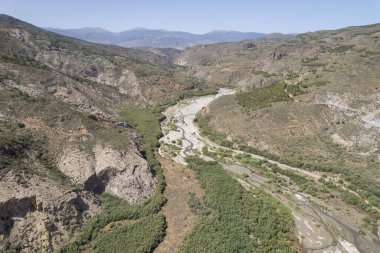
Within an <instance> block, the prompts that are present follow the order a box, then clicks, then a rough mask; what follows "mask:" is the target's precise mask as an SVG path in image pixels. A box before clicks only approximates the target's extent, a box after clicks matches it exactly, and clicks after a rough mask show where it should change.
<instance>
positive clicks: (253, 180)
mask: <svg viewBox="0 0 380 253" xmlns="http://www.w3.org/2000/svg"><path fill="white" fill-rule="evenodd" d="M233 93H234V91H232V90H227V89H221V90H220V92H219V94H218V95H215V96H205V97H200V98H197V99H192V100H189V101H187V102H182V103H179V104H177V105H175V106H173V107H170V108H168V109H167V110H166V116H167V119H166V120H165V121H164V122H163V124H162V128H163V132H164V134H165V136H164V137H163V138H162V139H161V143H162V147H161V148H160V154H161V156H164V157H166V158H168V159H173V160H174V162H175V163H173V162H168V161H165V162H164V167H165V168H166V173H165V175H167V176H166V180H167V184H168V189H167V195H168V196H167V198H168V204H167V206H166V207H164V213H165V215H166V217H167V220H168V227H169V229H168V235H167V238H166V239H165V240H164V242H163V243H162V244H161V245H160V246H159V247H158V249H157V252H163V251H160V250H161V248H165V249H169V248H170V247H174V248H178V245H179V244H180V241H181V240H183V239H182V238H183V236H184V234H185V233H186V232H187V231H189V230H190V229H189V228H188V227H185V226H182V225H177V227H176V228H175V229H174V228H173V227H172V228H170V227H171V225H170V223H172V222H173V223H176V224H178V222H176V221H174V220H175V219H178V218H179V219H181V218H180V217H176V216H178V215H179V214H175V213H176V212H179V213H181V212H184V213H188V207H186V203H184V202H186V201H184V199H187V198H186V194H188V191H189V188H187V187H186V186H187V185H189V186H190V185H193V186H191V188H192V187H194V186H195V188H193V189H192V191H196V192H197V191H198V192H200V191H199V186H198V185H197V184H196V183H195V182H193V183H191V179H190V182H189V181H187V180H186V182H184V184H183V185H177V186H174V187H175V188H177V189H172V188H173V186H172V185H171V184H178V178H180V175H181V173H182V174H183V171H182V172H180V171H178V168H177V169H174V168H175V167H179V166H180V167H182V168H183V165H182V164H186V162H185V157H187V156H188V155H199V156H200V157H201V158H203V159H205V160H214V159H215V157H214V158H212V156H213V154H216V153H217V152H225V153H229V154H232V155H229V156H228V158H227V159H222V160H221V161H220V162H221V163H222V164H223V167H224V168H225V169H226V170H227V171H229V172H230V173H231V175H232V176H233V177H235V178H236V179H237V180H238V182H239V183H240V184H241V185H242V186H243V187H244V188H246V189H247V190H248V189H251V188H259V189H261V190H264V191H265V192H267V193H268V194H270V195H271V196H273V197H274V198H276V199H277V200H279V201H280V202H281V203H282V204H283V205H285V206H287V207H288V208H289V210H291V212H292V215H293V218H294V221H295V226H296V228H295V233H296V234H295V236H296V237H297V239H298V241H299V242H300V243H301V244H302V248H304V249H305V250H306V251H307V252H347V253H356V252H379V251H380V244H379V242H378V241H377V239H376V238H375V239H374V238H371V237H370V236H363V235H360V234H359V232H358V230H359V228H358V227H357V226H355V224H353V223H352V222H351V221H350V219H351V217H347V216H346V213H345V212H344V211H342V212H339V211H338V212H337V211H336V209H334V207H331V208H330V207H329V206H328V204H326V203H325V202H324V201H323V200H321V199H319V198H317V197H312V196H310V195H308V194H306V193H301V192H298V191H296V190H295V189H294V188H292V187H288V188H287V187H282V188H281V189H275V187H274V185H273V184H271V182H270V180H269V179H268V178H266V177H265V176H263V175H262V173H260V171H257V170H256V169H255V168H254V166H247V165H243V164H241V162H240V161H239V160H237V159H234V156H236V155H248V154H246V153H244V152H242V151H238V150H234V149H229V148H225V147H221V146H219V145H217V144H215V143H213V142H211V141H210V140H208V139H207V138H205V137H203V136H201V135H200V133H199V131H198V128H197V127H196V126H195V124H194V119H195V115H196V114H197V113H198V112H199V111H201V110H202V109H203V108H204V107H205V106H207V105H208V104H209V103H210V102H212V101H213V100H215V99H216V98H217V97H219V96H222V95H226V94H233ZM205 149H206V150H210V151H208V152H207V153H206V152H204V151H205ZM205 153H206V154H205ZM210 154H211V155H210ZM249 155H250V156H251V157H252V159H256V160H265V161H267V162H268V163H269V164H275V165H277V166H278V167H279V168H281V169H284V170H290V171H292V172H294V173H296V174H299V175H302V176H303V177H307V178H309V179H310V180H317V179H319V178H320V176H321V174H319V173H318V172H315V173H314V172H305V171H303V170H302V169H299V168H294V167H290V166H288V165H285V164H281V163H278V162H275V161H271V160H268V159H266V158H265V157H261V156H257V155H251V154H249ZM176 163H177V164H176ZM170 168H173V169H174V170H173V171H170ZM174 175H175V176H174ZM183 175H184V174H183ZM173 176H174V177H173ZM192 180H193V179H192ZM180 182H182V180H181V181H180ZM183 187H185V188H186V190H185V193H180V195H179V196H178V197H176V196H175V195H172V193H173V192H177V191H181V188H183ZM172 201H179V202H178V203H173V202H172ZM330 204H331V203H330ZM173 205H175V206H176V207H177V211H175V210H174V209H172V208H171V207H172V206H173ZM180 206H182V207H181V208H178V207H180ZM182 208H183V209H182ZM344 208H345V209H346V211H347V209H348V207H346V206H345V207H344ZM169 209H170V214H169V213H168V212H169ZM347 212H349V213H350V215H352V216H355V215H356V212H357V211H356V210H353V209H352V210H349V211H347ZM181 215H185V214H181ZM189 215H190V213H189ZM172 216H173V217H172ZM189 217H190V219H195V218H196V217H194V215H192V216H191V215H190V216H189ZM179 224H181V222H179ZM188 224H193V222H192V221H190V222H188ZM181 226H182V227H181ZM176 229H178V231H176V232H174V231H175V230H176ZM179 230H182V232H179ZM173 233H176V237H178V236H179V240H178V239H176V240H174V242H172V239H171V237H172V234H173ZM169 245H172V246H169ZM174 248H173V249H174Z"/></svg>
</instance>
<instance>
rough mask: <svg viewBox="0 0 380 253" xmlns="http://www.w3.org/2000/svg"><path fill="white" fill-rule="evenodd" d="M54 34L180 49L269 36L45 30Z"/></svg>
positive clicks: (103, 30)
mask: <svg viewBox="0 0 380 253" xmlns="http://www.w3.org/2000/svg"><path fill="white" fill-rule="evenodd" d="M43 29H45V30H47V31H50V32H55V33H58V34H61V35H65V36H69V37H74V38H77V39H82V40H85V41H89V42H96V43H104V44H113V45H118V46H123V47H137V48H167V47H172V48H177V49H183V48H185V47H189V46H194V45H198V44H212V43H222V42H233V41H241V40H248V39H257V38H262V37H264V36H266V35H267V34H265V33H258V32H239V31H225V30H213V31H210V32H208V33H204V34H194V33H190V32H183V31H168V30H164V29H147V28H140V27H136V28H133V29H130V30H125V31H121V32H111V31H108V30H106V29H103V28H99V27H84V28H76V29H61V28H52V27H45V28H43Z"/></svg>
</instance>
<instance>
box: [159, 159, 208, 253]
mask: <svg viewBox="0 0 380 253" xmlns="http://www.w3.org/2000/svg"><path fill="white" fill-rule="evenodd" d="M161 164H162V167H163V170H164V175H165V179H166V184H167V186H166V190H165V194H164V195H165V197H166V198H167V203H166V205H165V206H164V207H163V208H162V212H163V214H164V215H165V217H166V222H167V230H166V237H165V239H164V241H163V242H162V243H161V244H160V245H159V246H158V247H157V248H156V250H155V251H154V252H156V253H167V252H177V251H178V249H179V248H180V247H181V246H182V243H183V240H184V238H185V236H186V235H187V233H188V232H190V231H191V230H192V228H193V227H194V225H195V223H196V220H197V215H195V214H194V213H193V212H191V210H190V208H189V206H188V199H189V196H190V195H189V193H190V192H193V193H195V195H196V196H197V197H199V198H201V197H202V196H203V195H204V192H203V190H202V188H201V187H200V185H199V183H198V181H197V180H196V178H195V173H194V171H192V170H190V169H188V168H185V167H184V166H182V165H180V164H177V163H174V162H173V161H170V160H166V159H165V160H161Z"/></svg>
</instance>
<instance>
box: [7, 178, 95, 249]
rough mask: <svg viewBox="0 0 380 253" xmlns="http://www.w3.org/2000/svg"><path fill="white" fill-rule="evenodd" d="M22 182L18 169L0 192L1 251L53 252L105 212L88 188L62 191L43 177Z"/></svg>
mask: <svg viewBox="0 0 380 253" xmlns="http://www.w3.org/2000/svg"><path fill="white" fill-rule="evenodd" d="M28 181H29V184H28V188H24V187H23V186H21V185H19V184H18V183H17V182H16V180H15V174H14V172H12V171H11V172H9V173H8V174H7V175H5V176H4V177H3V178H2V182H1V184H2V191H1V193H0V252H3V251H5V250H8V249H10V248H11V249H16V250H18V251H20V252H52V251H53V249H57V248H59V247H61V246H62V245H63V244H64V243H66V242H67V241H69V240H70V239H71V238H72V237H73V236H74V235H75V233H77V232H79V230H80V228H81V226H82V225H83V224H84V223H85V222H86V221H88V220H89V219H90V218H91V217H93V216H94V215H96V214H98V213H99V212H100V211H101V205H100V203H99V202H98V200H97V199H96V198H95V196H94V195H93V194H92V193H91V192H88V191H86V190H67V191H62V189H61V186H59V185H57V183H56V182H54V181H50V180H46V179H44V180H42V178H40V177H39V176H32V177H31V178H29V179H28Z"/></svg>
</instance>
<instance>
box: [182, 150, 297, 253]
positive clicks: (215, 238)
mask: <svg viewBox="0 0 380 253" xmlns="http://www.w3.org/2000/svg"><path fill="white" fill-rule="evenodd" d="M187 162H188V164H189V166H190V167H191V168H192V169H193V170H194V171H195V172H196V173H197V176H198V180H199V182H200V183H201V186H202V188H204V189H205V197H204V204H205V205H206V206H207V207H208V208H210V209H211V210H212V213H211V215H209V216H203V217H201V218H200V219H199V221H198V224H197V225H196V227H195V229H194V230H193V231H192V232H191V233H190V234H189V235H188V237H187V238H186V240H185V243H184V246H183V248H182V249H181V250H180V252H191V253H196V252H218V253H223V252H294V250H293V249H292V236H291V230H292V227H293V220H292V217H291V214H290V212H289V211H288V210H287V209H286V208H285V207H283V206H282V205H281V204H279V203H278V202H277V201H275V200H274V199H273V198H272V197H270V196H269V195H267V194H265V193H264V192H262V191H260V190H251V191H248V192H247V191H245V190H244V189H243V188H242V187H241V186H240V184H239V183H238V182H237V181H236V180H234V179H233V178H232V177H231V176H230V175H228V173H227V172H226V171H224V170H223V168H222V167H221V165H220V164H218V163H216V162H205V161H203V160H200V159H198V158H194V157H191V158H188V159H187Z"/></svg>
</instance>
